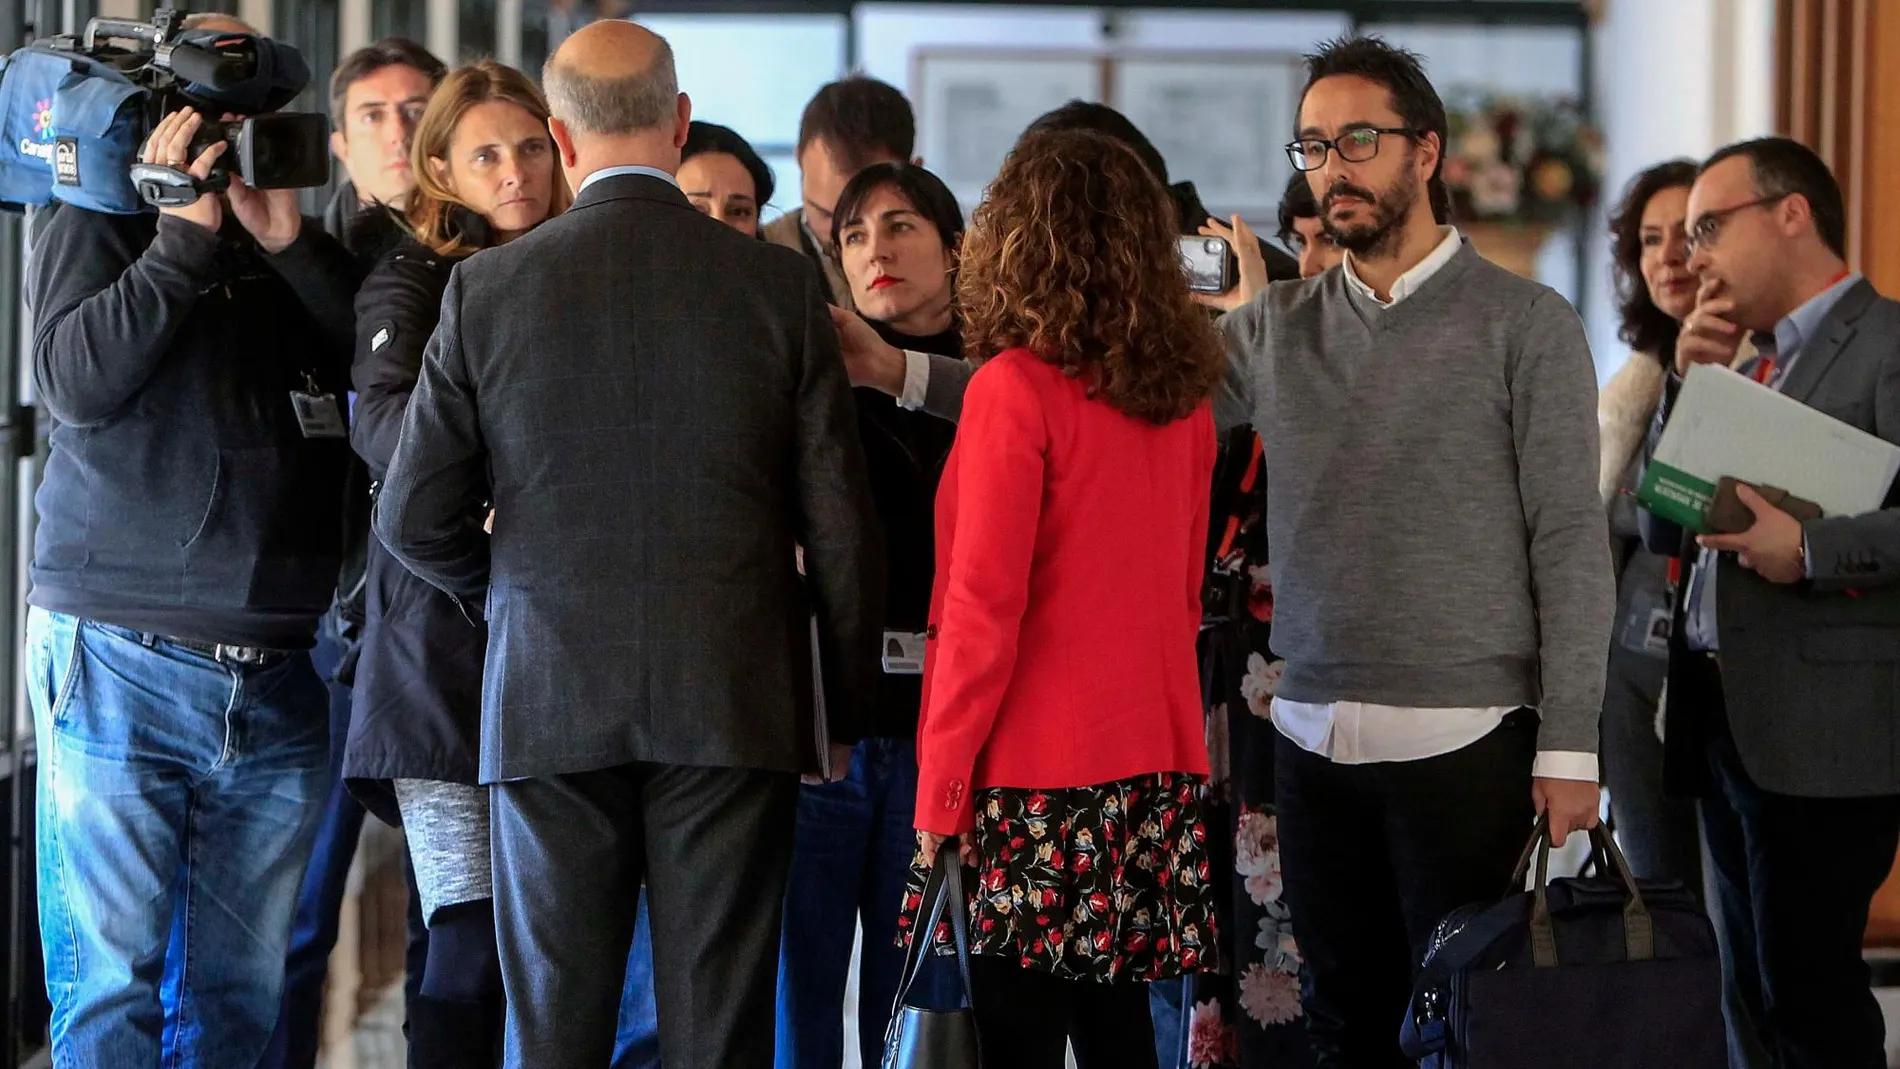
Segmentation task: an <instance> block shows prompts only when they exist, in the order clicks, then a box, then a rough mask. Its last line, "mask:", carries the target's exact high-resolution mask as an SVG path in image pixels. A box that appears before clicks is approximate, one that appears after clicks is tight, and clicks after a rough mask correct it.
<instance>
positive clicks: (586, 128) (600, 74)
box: [541, 19, 680, 137]
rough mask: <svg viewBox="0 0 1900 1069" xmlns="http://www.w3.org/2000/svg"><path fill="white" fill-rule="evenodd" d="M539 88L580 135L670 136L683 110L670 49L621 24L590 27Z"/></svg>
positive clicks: (565, 48) (552, 62)
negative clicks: (542, 89) (541, 87)
mask: <svg viewBox="0 0 1900 1069" xmlns="http://www.w3.org/2000/svg"><path fill="white" fill-rule="evenodd" d="M541 83H542V85H544V86H545V87H546V89H547V94H548V106H549V108H550V110H551V111H552V112H553V113H554V117H555V118H557V119H559V120H561V121H562V122H563V123H565V124H566V125H567V126H568V128H569V129H571V130H573V131H574V132H575V133H578V134H592V135H596V136H604V137H622V136H626V135H631V134H642V133H650V132H654V131H660V130H664V131H665V132H666V133H668V134H671V133H672V130H671V126H672V124H673V123H674V121H675V120H676V119H677V117H678V113H679V108H680V100H679V96H680V91H679V76H678V74H676V73H675V71H674V69H673V49H672V46H670V45H668V44H667V43H666V39H665V38H664V37H661V36H660V35H659V34H656V33H654V32H653V31H652V30H649V29H647V28H646V27H644V26H640V25H638V24H636V23H632V22H624V21H621V20H618V19H607V20H603V21H600V22H595V23H591V24H589V25H588V26H586V27H585V28H583V29H581V30H579V31H577V32H575V33H574V34H573V35H572V36H570V37H569V38H568V39H567V40H566V41H564V42H562V44H561V47H560V48H559V49H558V50H556V51H555V53H554V55H553V56H552V57H550V58H549V59H548V63H547V66H546V68H545V69H543V71H542V74H541Z"/></svg>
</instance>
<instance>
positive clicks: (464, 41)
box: [444, 0, 495, 64]
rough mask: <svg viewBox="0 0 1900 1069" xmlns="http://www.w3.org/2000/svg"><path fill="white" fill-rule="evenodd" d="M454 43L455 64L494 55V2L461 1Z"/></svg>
mask: <svg viewBox="0 0 1900 1069" xmlns="http://www.w3.org/2000/svg"><path fill="white" fill-rule="evenodd" d="M455 43H456V49H455V51H456V60H455V62H456V63H457V64H462V63H473V62H475V61H476V60H478V59H487V58H488V57H490V56H492V55H494V54H495V0H462V3H461V19H460V20H459V21H458V22H457V23H456V30H455ZM444 58H447V57H444Z"/></svg>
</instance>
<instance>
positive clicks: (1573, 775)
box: [1531, 750, 1597, 783]
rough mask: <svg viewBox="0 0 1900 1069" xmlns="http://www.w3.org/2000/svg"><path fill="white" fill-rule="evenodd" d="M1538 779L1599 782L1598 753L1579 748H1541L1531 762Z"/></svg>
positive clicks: (1532, 773) (1533, 775) (1532, 771)
mask: <svg viewBox="0 0 1900 1069" xmlns="http://www.w3.org/2000/svg"><path fill="white" fill-rule="evenodd" d="M1531 776H1532V777H1533V778H1536V779H1577V780H1587V781H1589V782H1591V783H1595V782H1597V755H1596V754H1593V753H1583V752H1582V751H1579V750H1539V751H1538V752H1537V758H1536V760H1534V761H1532V762H1531Z"/></svg>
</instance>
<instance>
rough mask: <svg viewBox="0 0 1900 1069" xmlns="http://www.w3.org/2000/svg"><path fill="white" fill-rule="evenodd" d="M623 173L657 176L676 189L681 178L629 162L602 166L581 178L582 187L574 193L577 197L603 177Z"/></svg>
mask: <svg viewBox="0 0 1900 1069" xmlns="http://www.w3.org/2000/svg"><path fill="white" fill-rule="evenodd" d="M623 174H637V175H644V176H646V177H647V178H657V179H659V180H660V181H662V182H665V183H667V184H668V185H671V186H672V187H673V188H674V189H678V188H679V184H680V180H679V179H677V178H675V177H673V176H672V175H670V174H668V173H666V172H665V171H662V170H660V169H659V168H658V167H642V166H640V165H638V164H627V165H625V166H622V167H602V168H601V169H600V170H598V171H595V172H594V173H593V174H590V175H588V176H587V177H586V178H583V179H581V187H580V188H579V189H577V190H575V191H574V195H575V196H576V197H578V196H580V195H581V194H582V193H584V192H586V191H587V187H588V186H591V185H593V184H594V183H595V182H598V181H600V180H601V179H603V178H619V177H620V176H621V175H623Z"/></svg>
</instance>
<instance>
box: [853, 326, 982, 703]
mask: <svg viewBox="0 0 1900 1069" xmlns="http://www.w3.org/2000/svg"><path fill="white" fill-rule="evenodd" d="M872 327H873V328H875V329H876V330H877V332H878V333H879V334H880V335H882V336H883V338H884V340H885V341H887V342H889V343H890V344H892V345H895V346H897V347H898V348H900V349H911V350H915V351H917V352H922V353H935V354H937V355H939V356H959V357H960V356H962V355H963V349H962V344H961V341H960V339H959V337H958V332H957V330H956V329H955V328H954V327H953V328H951V329H950V330H948V331H946V332H944V333H942V334H937V335H932V336H930V337H912V336H909V335H904V334H899V333H897V332H896V331H893V330H891V329H890V328H888V327H886V326H884V325H883V324H881V323H873V324H872ZM852 394H853V396H854V397H855V398H856V399H857V403H858V440H859V441H860V442H862V443H863V444H864V462H865V468H866V470H867V471H868V472H869V474H870V478H871V498H872V503H873V504H874V505H875V506H876V508H877V515H878V519H879V520H881V521H883V528H884V546H885V550H884V552H885V570H884V574H885V579H886V583H885V590H884V626H885V627H886V628H887V629H889V630H892V631H912V632H916V631H922V630H924V627H925V625H926V624H927V623H928V622H929V617H930V590H931V581H932V580H933V579H934V578H935V577H936V566H937V561H936V556H937V533H936V504H937V483H938V482H939V481H940V480H941V479H942V478H943V465H944V462H945V461H946V460H947V459H949V456H950V445H951V443H952V442H953V441H955V440H956V436H957V425H956V424H954V423H951V422H949V421H948V420H943V419H938V418H937V417H936V416H933V415H930V414H929V413H926V412H913V411H911V410H909V409H906V408H902V407H900V406H899V405H898V403H897V401H896V400H895V399H894V398H892V397H891V396H890V395H889V394H886V393H881V392H879V391H877V390H873V389H869V388H867V387H863V386H860V387H858V388H857V389H855V390H853V391H852ZM922 705H923V677H922V676H920V675H895V674H891V673H888V672H886V673H883V674H881V675H879V676H878V685H877V706H876V708H875V710H874V712H873V719H872V722H871V726H870V728H869V729H868V730H867V731H866V734H867V735H869V736H873V737H877V738H887V739H908V738H912V737H914V736H915V735H916V734H917V715H918V711H919V708H920V707H921V706H922Z"/></svg>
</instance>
